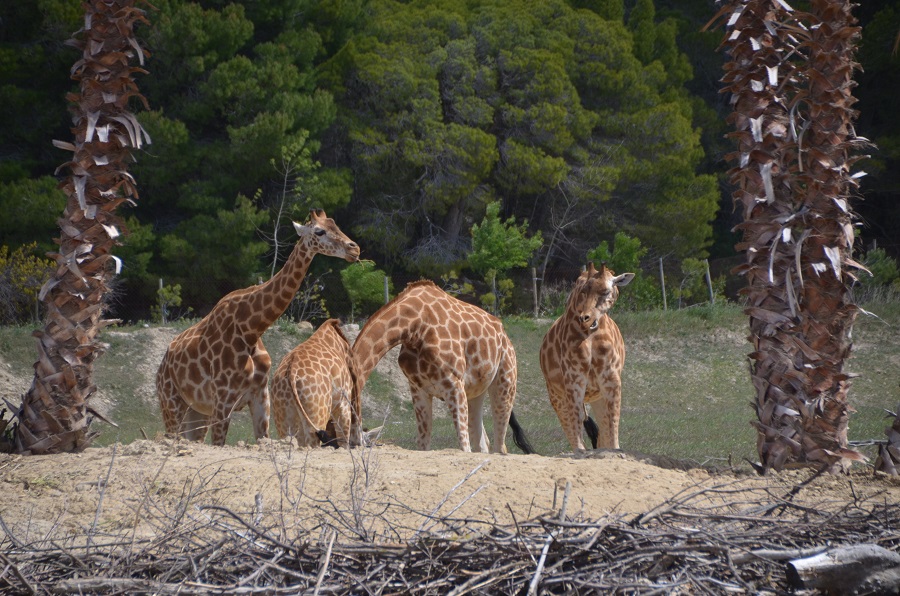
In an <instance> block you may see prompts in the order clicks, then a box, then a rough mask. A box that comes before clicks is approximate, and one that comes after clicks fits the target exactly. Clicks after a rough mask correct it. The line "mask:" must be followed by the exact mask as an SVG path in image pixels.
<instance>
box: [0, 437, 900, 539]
mask: <svg viewBox="0 0 900 596" xmlns="http://www.w3.org/2000/svg"><path fill="white" fill-rule="evenodd" d="M810 474H811V473H810V472H809V471H797V472H787V473H783V474H780V475H772V476H770V477H768V478H756V477H747V476H743V477H738V476H734V475H733V474H710V473H709V472H707V471H706V470H702V469H693V470H679V469H671V468H664V467H660V466H658V465H654V464H653V463H648V461H646V460H643V461H642V458H639V457H636V456H634V455H630V454H626V453H622V452H605V453H604V452H594V453H592V454H591V455H590V456H589V457H586V458H579V459H576V458H573V457H541V456H534V455H532V456H525V455H514V454H510V455H505V456H501V455H488V454H479V453H462V452H460V451H457V450H444V451H433V452H415V451H407V450H404V449H400V448H397V447H393V446H379V447H375V448H371V449H362V450H354V451H352V452H348V451H346V450H341V451H338V450H332V449H315V450H298V449H296V448H293V447H291V446H290V445H289V444H287V443H284V442H280V441H263V442H262V443H261V444H260V445H250V446H241V445H239V446H236V447H220V448H219V447H213V446H210V445H205V444H187V443H185V442H172V441H168V440H156V441H136V442H134V443H132V444H129V445H117V446H114V447H106V448H92V449H88V450H87V451H85V452H84V453H81V454H60V455H52V456H28V457H23V456H18V455H2V456H0V482H2V489H0V516H2V520H3V522H4V523H5V524H6V526H7V528H9V531H10V532H11V533H12V534H13V535H14V536H15V537H16V538H17V539H18V540H20V541H22V542H25V543H28V542H32V541H40V540H43V539H46V538H48V537H50V536H60V537H61V536H66V535H69V536H71V535H73V534H75V535H80V534H86V533H89V534H94V535H104V534H105V535H121V534H123V533H125V534H127V535H131V534H132V532H134V535H136V536H139V537H149V536H153V535H157V534H158V533H159V532H163V531H168V529H170V528H171V527H173V524H177V523H180V522H179V521H178V520H181V519H185V520H190V519H193V520H195V522H196V523H201V522H203V521H204V520H205V519H207V516H208V513H207V512H204V511H203V507H208V506H216V507H224V508H227V509H228V510H230V511H232V512H234V514H236V515H237V516H240V517H241V518H243V519H246V520H254V521H255V522H259V523H261V524H263V525H264V526H266V527H269V528H272V527H280V528H281V530H282V531H284V532H286V533H288V534H293V533H294V532H302V531H309V530H313V529H315V528H321V527H322V526H323V524H327V525H331V526H334V527H337V528H339V529H340V531H342V532H345V533H348V534H349V535H363V536H366V537H368V538H378V539H398V538H406V537H409V536H411V535H412V534H414V533H415V532H416V531H418V530H423V529H424V530H429V531H441V530H442V529H443V528H445V527H448V526H447V521H446V518H453V519H463V518H465V519H470V520H471V519H476V520H484V521H485V522H486V523H490V524H504V525H505V524H511V523H515V521H516V520H519V521H521V520H524V519H530V518H534V517H536V516H538V515H542V514H547V513H550V512H553V511H557V510H558V509H559V508H560V507H561V506H562V503H563V500H564V493H565V487H566V485H567V484H568V485H569V495H568V498H567V499H566V503H567V514H568V515H569V516H570V517H581V518H583V519H589V520H595V519H599V518H601V517H603V516H604V515H606V514H609V513H613V514H623V515H628V514H635V513H640V512H645V511H648V510H650V509H652V508H653V507H655V506H657V505H659V504H661V503H663V502H664V501H666V500H668V499H670V498H672V497H674V496H675V495H678V494H679V493H682V494H683V493H685V492H695V491H697V490H702V489H703V487H709V486H712V485H716V486H718V485H722V484H729V483H735V485H736V486H737V485H741V486H754V487H759V486H764V487H772V490H773V494H785V493H787V492H788V491H789V490H790V487H791V486H793V485H795V484H797V483H799V482H801V481H803V480H804V479H806V478H808V477H809V476H810ZM779 491H780V492H779ZM876 494H879V496H878V498H879V499H882V498H884V499H889V500H891V499H892V500H893V502H896V501H897V500H898V499H900V483H897V482H892V481H891V480H885V479H880V480H879V479H873V478H872V477H871V476H869V475H866V476H863V475H861V474H857V475H856V476H854V477H821V478H817V479H816V480H815V481H814V482H813V483H812V484H810V486H809V487H807V488H806V489H804V490H802V491H800V495H799V496H798V498H802V497H803V496H804V495H808V496H809V498H810V499H813V500H814V502H816V503H826V502H834V503H841V502H848V501H850V500H852V499H855V498H856V499H858V498H867V497H871V496H873V495H876ZM513 515H515V519H513ZM441 518H444V521H440V519H441Z"/></svg>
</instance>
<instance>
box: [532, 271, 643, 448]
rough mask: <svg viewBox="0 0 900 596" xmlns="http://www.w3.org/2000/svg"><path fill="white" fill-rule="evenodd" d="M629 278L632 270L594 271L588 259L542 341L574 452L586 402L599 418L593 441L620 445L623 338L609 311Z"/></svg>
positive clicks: (554, 398) (553, 399)
mask: <svg viewBox="0 0 900 596" xmlns="http://www.w3.org/2000/svg"><path fill="white" fill-rule="evenodd" d="M633 278H634V274H633V273H623V274H622V275H618V276H616V275H615V274H614V273H613V272H612V271H611V270H609V269H607V268H606V267H605V266H603V265H601V266H600V271H597V270H596V269H595V268H594V264H593V263H591V264H590V266H589V267H588V268H587V270H586V271H584V272H583V273H582V274H581V275H580V276H579V277H578V279H577V280H576V281H575V285H574V286H573V288H572V291H571V293H570V294H569V298H568V301H567V302H566V310H565V312H564V313H563V315H562V316H561V317H560V318H559V319H557V320H556V322H554V323H553V325H552V326H551V327H550V329H549V331H547V335H546V336H544V340H543V342H542V343H541V350H540V361H541V372H543V373H544V379H545V380H546V382H547V392H548V393H549V395H550V403H551V404H552V405H553V409H554V410H555V411H556V415H557V417H558V418H559V422H560V424H561V425H562V428H563V431H564V432H565V434H566V438H567V439H568V440H569V444H570V445H571V446H572V450H573V451H583V450H584V441H583V439H582V434H581V429H582V425H583V423H584V419H585V415H586V414H585V404H590V405H591V409H592V410H593V412H594V415H595V417H596V418H597V420H598V424H599V436H598V441H597V446H598V447H606V448H614V449H618V448H619V418H620V415H621V407H622V376H621V375H622V368H623V366H624V364H625V342H624V340H623V339H622V333H621V332H620V331H619V327H618V326H617V325H616V323H615V321H613V320H612V319H611V318H610V317H609V314H608V311H609V309H610V308H612V306H613V304H615V302H616V299H617V298H618V297H619V286H624V285H626V284H628V282H630V281H631V280H632V279H633Z"/></svg>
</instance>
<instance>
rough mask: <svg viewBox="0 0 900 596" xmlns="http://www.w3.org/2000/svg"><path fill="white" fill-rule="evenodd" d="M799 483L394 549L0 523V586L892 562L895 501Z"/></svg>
mask: <svg viewBox="0 0 900 596" xmlns="http://www.w3.org/2000/svg"><path fill="white" fill-rule="evenodd" d="M809 480H811V478H810V479H809ZM809 480H807V481H806V482H808V481H809ZM804 484H805V483H804ZM801 488H802V486H801V485H797V486H795V487H794V489H793V490H791V491H788V492H786V493H785V492H784V490H785V489H781V491H782V492H781V494H777V493H776V492H775V489H771V488H755V489H747V488H741V487H739V486H738V485H737V484H735V483H733V482H730V483H724V484H719V485H714V486H707V487H696V488H695V489H692V490H691V491H686V492H685V493H682V494H681V495H678V496H676V497H674V498H672V499H670V500H669V501H667V502H666V503H664V504H662V505H660V506H659V507H656V508H654V509H652V510H650V511H647V512H645V513H643V514H640V515H637V516H612V515H610V516H606V517H604V518H601V519H597V520H585V519H579V518H578V517H577V516H570V515H569V514H568V513H567V509H568V508H569V507H570V504H569V503H568V491H566V493H565V494H564V495H563V498H562V500H561V507H560V508H559V509H558V510H557V511H554V512H553V513H552V514H548V515H543V516H539V517H536V518H533V519H529V520H521V521H519V520H517V521H516V522H515V523H513V524H510V525H496V524H491V523H485V521H484V520H466V519H454V518H442V519H436V518H430V519H427V520H426V521H427V522H428V523H427V527H428V529H427V531H421V528H423V527H426V523H425V521H423V526H421V527H420V531H419V532H416V533H414V534H413V535H412V536H410V537H408V538H407V539H405V540H393V541H390V540H380V541H375V540H367V539H365V538H361V537H360V536H359V534H353V533H348V532H346V530H345V529H342V528H341V526H340V524H336V523H333V520H334V519H335V517H333V516H332V517H328V516H326V515H324V514H323V515H322V516H321V517H320V518H319V520H318V524H317V525H315V527H313V528H312V529H307V530H305V531H299V532H295V533H294V535H293V537H289V534H290V533H286V532H285V531H284V527H274V526H266V524H265V523H261V521H260V519H259V518H254V516H253V514H252V512H251V513H250V514H247V515H244V514H241V513H238V512H234V511H231V510H229V509H227V508H225V507H220V506H215V505H213V506H205V507H197V508H196V512H195V513H196V514H197V515H196V516H195V518H194V522H193V523H192V524H185V523H183V522H182V523H181V524H180V525H178V526H177V527H176V526H173V527H172V528H171V529H170V530H168V531H167V532H165V533H164V534H162V535H160V536H158V537H156V538H155V539H140V538H137V537H134V536H132V537H131V538H130V539H128V538H123V537H122V535H118V536H113V535H106V536H104V535H99V534H95V535H92V536H91V537H89V538H90V539H89V540H84V539H83V537H82V539H80V540H74V539H73V540H70V541H69V542H68V543H67V544H65V545H63V544H59V543H57V542H56V541H51V540H45V541H43V542H41V543H34V544H25V543H23V542H21V541H20V540H19V539H17V537H16V536H15V535H14V534H13V533H12V532H11V531H10V529H9V528H8V527H7V525H6V524H5V523H3V522H2V519H0V525H2V527H3V529H4V531H5V537H4V538H3V539H2V541H0V592H3V593H9V594H125V593H127V594H176V593H177V594H201V593H202V594H208V593H229V594H275V595H277V594H300V593H305V594H396V593H402V594H454V595H462V594H480V593H481V594H483V593H491V594H556V593H596V592H602V593H610V594H615V593H627V594H668V593H690V594H726V593H754V594H766V593H781V592H784V591H786V590H788V589H789V588H791V587H798V586H799V587H803V586H806V587H811V586H812V587H814V586H815V584H813V583H806V584H802V583H801V584H797V583H796V582H797V581H801V582H803V581H807V582H808V581H809V577H808V576H807V577H806V578H805V579H803V578H801V579H799V580H798V579H797V577H796V575H797V573H796V572H795V571H792V567H791V565H790V563H789V562H791V561H794V560H796V559H798V558H801V557H808V556H811V555H816V554H820V553H823V552H826V554H827V552H831V551H832V550H833V549H834V548H835V547H841V546H850V545H867V547H871V548H875V549H880V550H882V551H884V552H886V553H888V555H890V556H896V552H892V551H897V550H898V549H900V507H897V506H896V504H894V503H886V502H875V500H872V499H870V500H867V501H860V500H855V501H851V502H848V503H842V504H834V503H832V504H824V503H823V504H819V505H817V506H815V507H810V506H808V505H802V504H799V503H796V502H795V499H794V497H795V496H796V494H797V492H799V490H800V489H801ZM385 507H389V505H387V504H386V505H385ZM340 515H341V516H344V515H346V512H340ZM422 515H423V519H424V518H428V514H425V513H423V514H422ZM186 517H189V516H186ZM200 520H203V521H202V522H201V521H200ZM329 520H330V521H329ZM857 563H858V562H857ZM866 564H869V563H866ZM856 566H857V567H859V565H858V564H857V565H856ZM888 567H890V564H889V565H888ZM813 575H815V571H813ZM873 581H874V580H873ZM878 581H881V580H878Z"/></svg>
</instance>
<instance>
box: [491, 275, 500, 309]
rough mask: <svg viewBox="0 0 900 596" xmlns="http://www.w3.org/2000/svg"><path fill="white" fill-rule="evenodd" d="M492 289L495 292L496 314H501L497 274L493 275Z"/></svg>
mask: <svg viewBox="0 0 900 596" xmlns="http://www.w3.org/2000/svg"><path fill="white" fill-rule="evenodd" d="M491 290H492V291H493V292H494V316H495V317H496V316H500V297H499V296H498V295H497V274H496V273H494V275H493V276H492V277H491Z"/></svg>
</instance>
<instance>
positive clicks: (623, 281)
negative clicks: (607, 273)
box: [612, 273, 634, 286]
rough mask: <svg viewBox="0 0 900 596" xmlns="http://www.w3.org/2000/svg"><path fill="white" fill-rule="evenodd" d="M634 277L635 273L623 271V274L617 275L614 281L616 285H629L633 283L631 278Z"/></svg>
mask: <svg viewBox="0 0 900 596" xmlns="http://www.w3.org/2000/svg"><path fill="white" fill-rule="evenodd" d="M632 279H634V273H623V274H622V275H617V276H615V277H614V278H613V279H612V283H613V285H614V286H627V285H628V284H629V283H631V280H632Z"/></svg>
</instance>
